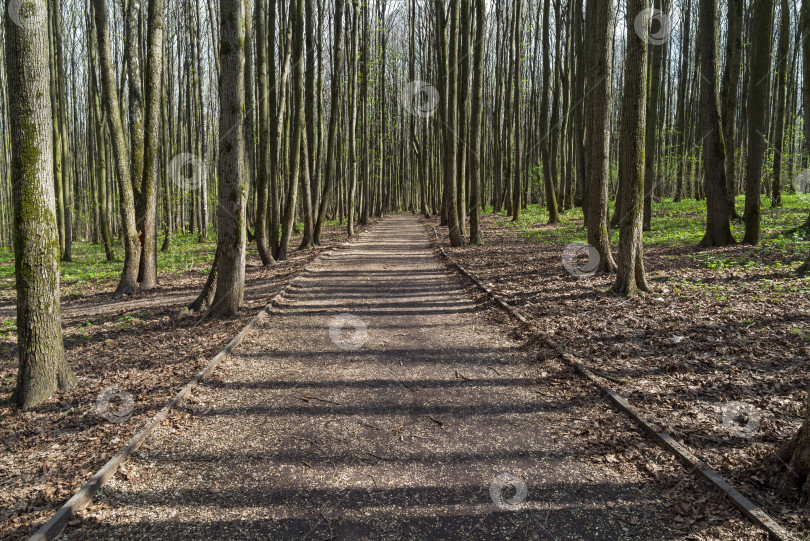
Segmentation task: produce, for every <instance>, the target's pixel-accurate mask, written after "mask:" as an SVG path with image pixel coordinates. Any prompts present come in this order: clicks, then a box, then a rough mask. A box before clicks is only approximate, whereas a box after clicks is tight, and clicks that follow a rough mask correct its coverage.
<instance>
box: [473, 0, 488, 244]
mask: <svg viewBox="0 0 810 541" xmlns="http://www.w3.org/2000/svg"><path fill="white" fill-rule="evenodd" d="M485 17H486V0H475V42H474V43H473V49H474V53H473V54H474V57H473V85H472V112H471V118H470V141H471V142H472V149H471V153H470V159H471V162H470V244H483V242H484V239H483V238H482V235H481V224H480V223H479V220H480V216H481V113H482V110H483V101H484V100H483V94H484V51H485V50H486V20H485Z"/></svg>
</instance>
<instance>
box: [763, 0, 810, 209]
mask: <svg viewBox="0 0 810 541" xmlns="http://www.w3.org/2000/svg"><path fill="white" fill-rule="evenodd" d="M780 4H781V6H782V7H781V11H782V18H781V28H780V29H779V46H778V47H777V49H776V111H775V117H776V118H774V132H775V133H774V138H773V139H774V144H773V146H774V149H773V179H772V180H773V182H772V184H771V194H772V195H771V208H776V207H781V206H782V152H783V151H784V143H785V107H786V103H785V101H786V95H785V93H786V90H787V76H788V57H789V56H790V6H789V5H788V1H787V0H781V2H780ZM805 84H808V82H805Z"/></svg>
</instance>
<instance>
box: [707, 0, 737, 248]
mask: <svg viewBox="0 0 810 541" xmlns="http://www.w3.org/2000/svg"><path fill="white" fill-rule="evenodd" d="M699 25H700V27H699V32H698V43H699V45H698V49H699V51H700V56H701V58H700V64H701V67H700V71H701V84H700V140H702V141H703V174H704V181H703V182H704V186H705V189H706V234H705V235H704V236H703V239H702V240H701V241H700V245H701V246H703V247H711V246H726V245H728V244H734V243H735V240H734V237H733V236H732V234H731V224H730V223H729V219H730V212H729V205H728V193H727V186H728V183H727V182H726V150H725V143H724V142H723V132H722V126H721V125H720V110H719V104H718V97H717V72H718V69H717V0H700V23H699Z"/></svg>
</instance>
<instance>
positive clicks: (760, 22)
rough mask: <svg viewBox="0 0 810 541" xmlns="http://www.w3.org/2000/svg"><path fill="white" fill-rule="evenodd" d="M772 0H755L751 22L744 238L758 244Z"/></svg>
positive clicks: (768, 84) (768, 79)
mask: <svg viewBox="0 0 810 541" xmlns="http://www.w3.org/2000/svg"><path fill="white" fill-rule="evenodd" d="M773 7H774V0H754V16H753V20H752V22H751V24H752V27H753V29H752V32H751V53H750V55H751V56H750V78H749V81H748V164H747V170H746V174H745V237H743V242H745V243H748V244H754V245H756V244H759V241H760V237H761V233H760V208H759V207H760V191H761V187H762V167H763V165H764V163H765V150H766V149H767V147H768V143H767V141H766V140H765V138H766V137H767V134H768V106H769V102H770V97H769V96H770V89H771V77H770V62H771V32H772V28H771V27H772V21H773Z"/></svg>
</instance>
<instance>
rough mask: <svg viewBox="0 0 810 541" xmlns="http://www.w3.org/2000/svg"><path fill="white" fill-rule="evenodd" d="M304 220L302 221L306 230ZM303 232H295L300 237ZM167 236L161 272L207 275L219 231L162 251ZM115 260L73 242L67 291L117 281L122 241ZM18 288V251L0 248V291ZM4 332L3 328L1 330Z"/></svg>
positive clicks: (64, 272)
mask: <svg viewBox="0 0 810 541" xmlns="http://www.w3.org/2000/svg"><path fill="white" fill-rule="evenodd" d="M344 227H345V223H344V225H343V226H340V225H339V224H338V222H337V221H336V220H326V221H325V223H324V230H326V229H327V228H329V229H334V228H340V229H343V228H344ZM303 228H304V224H303V223H299V224H298V230H299V231H302V230H303ZM298 236H300V235H295V234H294V235H293V237H298ZM162 242H163V236H162V235H159V236H158V262H157V263H158V275H159V276H166V275H167V274H168V275H171V274H175V275H182V274H185V273H187V272H195V273H198V274H200V275H203V276H205V275H207V274H208V271H209V268H210V266H211V262H212V261H213V259H214V251H215V249H216V233H214V232H213V231H209V235H208V238H206V239H205V240H203V241H200V240H199V239H198V236H197V234H183V235H174V236H173V237H172V240H171V245H170V247H169V250H168V251H166V252H161V251H159V249H160V246H161V244H162ZM290 246H291V247H293V248H295V247H297V246H298V243H297V240H296V239H295V238H293V239H291V240H290ZM247 248H248V253H253V252H255V248H256V246H255V243H248V246H247ZM113 252H114V253H115V260H114V261H107V259H106V257H105V254H104V247H103V246H102V245H101V244H91V243H90V242H87V241H73V250H72V255H73V261H70V262H66V261H62V262H60V272H61V281H62V287H63V293H65V292H64V288H65V287H68V288H69V287H70V286H81V285H83V284H86V283H88V282H95V283H103V282H115V281H116V280H117V279H118V277H119V276H120V274H121V265H122V264H123V261H124V249H123V247H121V246H120V244H116V245H114V246H113ZM13 289H14V254H13V253H12V252H11V251H10V250H9V249H8V247H0V293H2V292H6V294H8V292H10V291H12V290H13ZM66 296H67V297H68V298H80V297H81V296H82V295H81V294H80V293H67V295H66ZM0 332H2V329H0Z"/></svg>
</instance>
